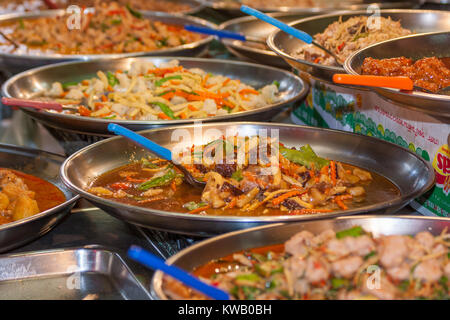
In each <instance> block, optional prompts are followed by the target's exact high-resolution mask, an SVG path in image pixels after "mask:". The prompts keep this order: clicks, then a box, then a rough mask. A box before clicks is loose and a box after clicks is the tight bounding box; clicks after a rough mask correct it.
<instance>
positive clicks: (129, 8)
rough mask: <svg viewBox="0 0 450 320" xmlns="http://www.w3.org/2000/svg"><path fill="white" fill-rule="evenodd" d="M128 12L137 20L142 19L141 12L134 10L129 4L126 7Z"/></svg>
mask: <svg viewBox="0 0 450 320" xmlns="http://www.w3.org/2000/svg"><path fill="white" fill-rule="evenodd" d="M126 7H127V10H128V11H129V12H130V13H131V14H132V15H133V16H135V17H136V18H138V19H142V13H140V12H139V11H136V10H134V9H133V8H131V6H130V5H129V4H127V5H126Z"/></svg>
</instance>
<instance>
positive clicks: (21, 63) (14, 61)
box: [0, 10, 216, 73]
mask: <svg viewBox="0 0 450 320" xmlns="http://www.w3.org/2000/svg"><path fill="white" fill-rule="evenodd" d="M64 14H66V11H65V10H45V11H38V12H29V13H9V14H4V15H0V23H3V22H12V21H17V20H19V19H33V18H40V17H57V16H62V15H64ZM143 17H144V18H147V19H153V20H158V21H161V22H163V23H168V24H175V25H186V24H192V25H197V26H204V27H209V28H216V25H215V24H213V23H211V22H209V21H206V20H203V19H200V18H196V17H191V16H185V15H181V14H179V15H174V14H169V13H164V12H150V11H146V12H143ZM212 40H213V37H212V36H207V37H205V38H203V39H201V40H199V41H196V42H192V43H187V44H184V45H181V46H177V47H173V48H168V49H161V50H154V51H144V52H131V53H118V54H79V55H61V54H40V55H38V54H14V53H6V52H0V63H1V65H2V66H3V69H4V70H7V71H9V72H10V73H18V72H21V71H25V70H29V69H31V68H35V67H38V66H42V65H46V64H52V63H58V62H63V61H74V60H75V61H91V60H100V61H109V60H112V59H118V58H126V57H136V56H188V57H191V56H192V57H196V56H202V55H204V54H206V52H207V50H208V46H209V43H210V42H211V41H212Z"/></svg>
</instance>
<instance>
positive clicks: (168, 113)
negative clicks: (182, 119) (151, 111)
mask: <svg viewBox="0 0 450 320" xmlns="http://www.w3.org/2000/svg"><path fill="white" fill-rule="evenodd" d="M151 103H152V104H155V105H157V106H158V107H159V108H160V109H161V111H162V112H163V113H164V114H165V115H166V116H168V117H169V118H170V119H178V117H175V115H174V114H173V111H172V109H170V108H169V106H168V105H167V104H165V103H162V102H159V101H154V102H151Z"/></svg>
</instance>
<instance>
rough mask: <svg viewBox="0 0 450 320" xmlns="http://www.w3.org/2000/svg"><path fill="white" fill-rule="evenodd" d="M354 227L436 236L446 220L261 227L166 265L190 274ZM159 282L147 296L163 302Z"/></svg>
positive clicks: (191, 250)
mask: <svg viewBox="0 0 450 320" xmlns="http://www.w3.org/2000/svg"><path fill="white" fill-rule="evenodd" d="M354 226H361V227H363V228H364V230H366V231H369V232H372V233H373V234H374V236H375V237H379V236H380V235H413V234H416V233H418V232H421V231H429V232H431V233H432V234H433V235H439V234H440V233H441V232H442V231H443V230H444V229H445V228H450V219H445V218H432V217H420V216H396V217H393V216H391V217H389V216H387V217H371V216H360V217H341V218H337V219H329V220H322V221H311V222H302V223H294V224H276V225H270V226H263V227H257V228H252V229H249V230H244V231H236V232H232V233H228V234H225V235H222V236H217V237H214V238H211V239H208V240H204V241H202V242H200V243H198V244H194V245H192V246H190V247H188V248H186V249H184V250H182V251H180V252H179V253H177V254H175V255H174V256H172V257H171V258H169V259H168V260H167V261H166V263H168V264H170V265H176V266H177V267H179V268H181V269H183V270H186V271H190V272H191V271H193V270H194V269H195V268H197V267H199V266H201V265H204V264H206V263H208V262H210V261H212V260H215V259H219V258H223V257H225V256H227V255H229V254H232V253H234V252H238V251H242V250H248V249H252V248H258V247H263V246H270V245H275V244H281V243H284V242H286V241H287V240H289V238H291V237H292V236H293V235H295V234H296V233H298V232H300V231H302V230H308V231H310V232H312V233H314V234H318V233H320V232H323V231H325V230H327V229H330V228H331V229H333V230H335V231H339V230H345V229H348V228H351V227H354ZM162 279H163V273H162V272H161V271H157V272H155V274H154V276H153V279H152V282H151V294H152V296H153V297H154V298H155V299H163V300H166V299H169V298H168V297H167V295H166V294H165V293H164V288H163V286H162Z"/></svg>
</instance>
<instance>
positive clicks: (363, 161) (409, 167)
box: [61, 122, 434, 236]
mask: <svg viewBox="0 0 450 320" xmlns="http://www.w3.org/2000/svg"><path fill="white" fill-rule="evenodd" d="M199 130H201V131H202V132H203V134H202V135H200V134H199ZM211 130H214V131H213V132H215V133H216V134H217V130H219V132H223V134H227V135H234V134H239V135H240V136H254V135H256V134H258V131H259V130H266V134H267V136H271V133H272V130H275V131H274V132H278V134H279V139H280V142H283V143H284V144H285V145H288V146H294V147H299V146H303V145H305V144H310V145H311V146H312V148H313V149H314V150H315V151H316V152H317V154H319V155H321V156H322V157H326V158H329V159H335V160H338V161H342V162H345V163H349V164H353V165H356V166H359V167H362V168H365V169H367V170H370V171H373V172H376V173H378V174H380V175H382V176H384V177H386V178H387V179H388V180H390V181H391V182H392V183H393V184H394V185H396V186H397V188H399V190H400V193H401V195H400V196H399V197H397V198H395V199H392V200H390V201H385V202H380V203H377V204H372V205H369V206H365V207H361V208H358V209H351V210H346V211H335V212H330V213H321V214H313V215H300V216H260V217H251V216H246V217H245V216H242V217H241V216H202V215H192V214H188V213H177V212H168V211H161V210H153V209H147V208H142V207H137V206H131V205H127V204H123V203H118V202H115V201H111V200H108V199H104V198H101V197H98V196H95V195H93V194H91V193H89V192H87V191H86V188H88V187H89V185H90V183H91V181H92V179H94V178H95V177H97V176H98V175H100V174H102V173H105V172H108V171H110V170H113V169H115V168H117V167H120V166H122V165H125V164H127V163H129V161H130V159H140V158H142V157H143V156H146V155H148V151H146V150H143V149H142V148H140V147H137V146H136V145H135V144H134V143H132V142H130V141H129V140H127V139H125V138H123V137H115V138H111V139H108V140H104V141H100V142H97V143H96V144H94V145H91V146H88V147H86V148H84V149H82V150H80V151H78V152H76V153H75V154H73V155H72V156H70V157H69V158H67V160H66V161H65V162H64V164H63V166H62V168H61V176H62V178H63V180H64V183H66V184H67V186H68V187H69V188H70V189H71V190H73V191H74V192H76V193H78V194H80V195H81V196H82V197H84V198H86V199H87V200H88V201H90V202H91V203H92V204H94V205H95V206H97V207H99V208H101V209H102V210H104V211H105V212H107V213H109V214H111V215H112V216H114V217H116V218H119V219H121V220H124V221H127V222H129V223H132V224H135V225H138V226H143V227H147V228H153V229H158V230H164V231H169V232H173V233H180V234H187V235H194V236H211V235H216V234H220V233H224V232H229V231H234V230H238V229H244V228H249V227H254V226H259V225H264V224H270V223H281V222H283V223H287V222H289V223H292V222H297V221H306V220H313V219H325V218H331V217H338V216H343V215H351V214H361V213H374V214H375V213H377V214H382V213H393V212H396V211H397V210H399V209H401V208H402V207H404V206H405V205H407V204H408V203H409V202H410V201H412V200H413V199H414V198H416V197H418V196H419V195H421V194H423V193H424V192H426V191H427V190H429V189H430V188H431V187H432V186H433V184H434V170H433V168H432V166H431V165H430V164H429V163H428V162H426V161H425V160H423V159H422V158H420V157H418V156H417V155H415V154H414V153H412V152H411V151H409V150H408V149H406V148H402V147H400V146H397V145H395V144H392V143H389V142H385V141H380V140H378V139H376V138H372V137H368V136H363V135H358V134H354V133H348V132H343V131H337V130H329V129H321V128H315V127H302V126H295V125H283V124H268V123H249V122H243V123H232V122H231V123H229V122H227V123H211V124H205V125H203V126H201V127H200V126H182V127H170V128H161V129H154V130H149V131H143V132H141V134H143V135H144V136H145V137H147V138H149V139H151V140H152V141H154V142H156V143H158V144H160V145H162V146H163V147H166V148H168V149H171V148H173V146H174V145H175V144H176V143H177V142H175V141H172V140H171V137H172V134H174V133H178V134H179V133H183V134H186V135H190V136H191V137H194V138H193V139H194V140H191V141H192V142H190V143H194V144H197V145H199V144H203V143H207V142H209V141H210V139H208V131H211ZM387 154H388V155H389V157H386V155H387Z"/></svg>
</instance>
